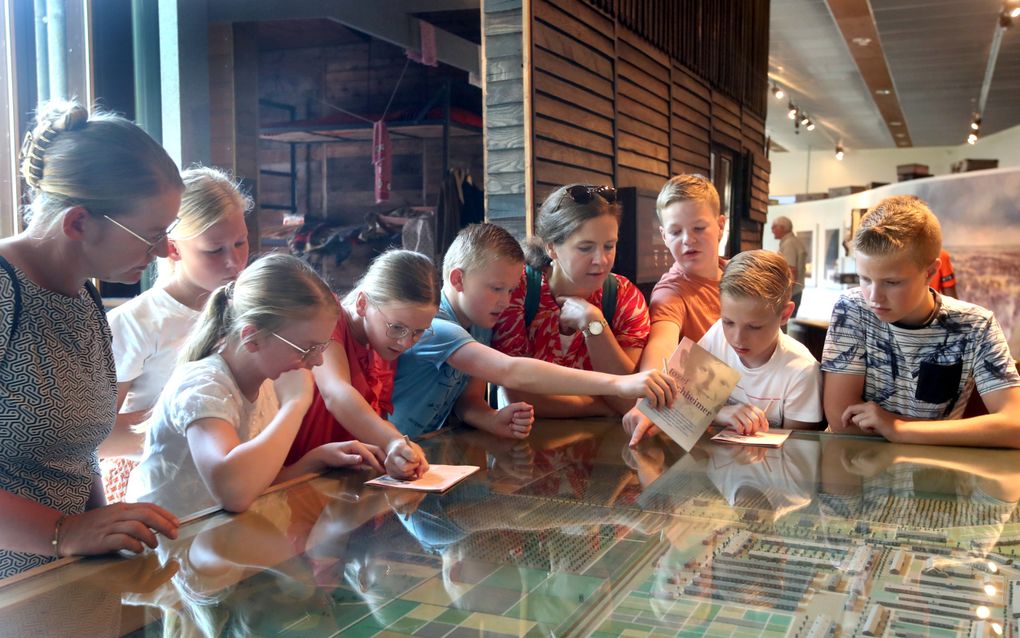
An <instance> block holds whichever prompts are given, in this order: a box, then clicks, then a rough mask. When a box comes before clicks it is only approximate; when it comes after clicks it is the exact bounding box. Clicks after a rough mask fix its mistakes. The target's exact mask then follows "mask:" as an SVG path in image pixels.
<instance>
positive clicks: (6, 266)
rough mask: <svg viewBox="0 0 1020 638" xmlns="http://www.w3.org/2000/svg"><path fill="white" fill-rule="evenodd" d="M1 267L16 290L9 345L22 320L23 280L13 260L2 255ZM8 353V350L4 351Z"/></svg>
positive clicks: (0, 259) (0, 359)
mask: <svg viewBox="0 0 1020 638" xmlns="http://www.w3.org/2000/svg"><path fill="white" fill-rule="evenodd" d="M0 268H2V269H3V271H4V272H5V273H7V276H8V277H10V278H11V289H12V290H13V291H14V312H13V313H11V334H10V335H8V336H7V343H8V346H9V345H10V344H11V343H14V333H16V332H17V331H18V323H19V322H20V321H21V282H20V281H18V276H17V275H16V274H14V266H12V265H11V262H9V261H7V260H6V259H4V258H3V256H0ZM4 354H5V355H6V354H7V352H6V350H5V351H4ZM3 358H4V357H3V356H0V362H2V361H3Z"/></svg>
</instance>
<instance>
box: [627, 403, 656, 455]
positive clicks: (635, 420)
mask: <svg viewBox="0 0 1020 638" xmlns="http://www.w3.org/2000/svg"><path fill="white" fill-rule="evenodd" d="M623 431H624V432H626V433H627V434H629V435H630V443H628V445H629V446H630V447H634V446H635V445H637V444H638V441H640V440H641V439H642V437H644V436H646V435H647V436H653V435H655V434H658V432H659V428H658V427H656V425H655V424H654V423H652V420H651V419H649V418H648V417H646V416H645V415H644V413H642V412H641V411H640V410H638V409H637V408H636V407H635V408H631V409H630V410H629V411H628V412H627V414H624V415H623Z"/></svg>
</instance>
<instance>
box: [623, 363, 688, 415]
mask: <svg viewBox="0 0 1020 638" xmlns="http://www.w3.org/2000/svg"><path fill="white" fill-rule="evenodd" d="M676 392H677V382H676V379H674V378H673V377H671V376H669V375H668V374H663V372H662V371H661V370H645V371H644V372H638V373H637V374H628V375H627V376H623V377H620V378H619V379H618V380H617V381H616V396H618V397H622V398H624V399H640V398H646V399H648V400H649V401H651V403H652V406H654V407H655V408H658V409H662V408H665V407H670V408H671V407H673V399H674V398H675V396H676Z"/></svg>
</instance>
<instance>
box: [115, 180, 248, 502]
mask: <svg viewBox="0 0 1020 638" xmlns="http://www.w3.org/2000/svg"><path fill="white" fill-rule="evenodd" d="M181 177H182V179H183V180H184V185H185V190H184V194H183V196H182V197H181V208H180V211H179V212H178V215H177V219H178V221H177V223H176V225H175V226H174V227H173V229H172V231H171V232H170V235H169V236H168V240H169V241H168V243H167V246H168V250H167V253H168V262H169V265H170V277H169V279H168V280H167V281H166V283H165V284H164V285H157V286H155V287H153V288H150V289H149V290H147V291H145V292H143V293H142V294H140V295H138V296H137V297H135V298H134V299H132V300H131V301H128V302H127V303H125V304H123V305H122V306H119V307H117V308H115V309H114V310H112V311H111V312H110V314H109V321H110V329H111V331H112V332H113V358H114V364H115V365H116V368H117V412H118V414H117V421H116V425H115V427H114V431H113V433H112V434H111V435H110V437H109V438H107V439H106V441H105V442H104V443H103V445H102V446H100V448H99V453H100V456H101V457H104V458H103V460H102V462H101V467H102V470H103V485H104V488H105V491H106V500H107V501H108V502H116V501H119V500H122V499H123V497H124V491H125V489H127V479H128V475H129V474H130V472H131V469H132V468H133V467H134V466H135V464H136V462H137V459H138V456H139V455H140V454H141V451H142V440H143V437H144V434H143V433H141V432H138V431H135V430H136V428H134V427H133V426H136V425H137V424H139V423H140V422H142V421H143V420H144V419H145V418H146V417H147V416H148V414H149V411H150V410H152V407H153V406H154V405H155V404H156V400H157V399H158V398H159V394H160V392H162V391H163V386H165V385H166V382H167V381H168V380H169V379H170V375H171V374H172V373H173V371H174V367H175V366H176V365H177V360H178V358H179V357H180V351H181V348H182V347H183V346H184V342H185V340H186V339H187V338H188V335H189V334H190V332H191V329H192V328H193V327H194V325H195V322H196V321H197V320H198V315H199V312H200V311H201V310H202V306H204V305H205V301H206V299H207V298H208V297H209V294H210V293H211V292H212V291H213V290H215V289H216V287H217V286H220V285H222V284H225V283H227V282H229V281H233V280H234V279H236V278H237V275H238V273H240V272H241V269H242V268H244V266H245V264H246V263H247V262H248V229H247V226H246V225H245V214H246V213H247V211H248V210H249V209H250V208H251V200H250V199H249V198H248V197H247V196H246V195H244V193H242V192H241V190H240V188H239V187H238V184H237V182H235V181H234V180H233V179H231V177H230V176H229V175H227V174H226V173H224V172H222V171H220V170H219V169H216V168H208V167H195V168H191V169H188V170H186V171H184V173H183V174H182V175H181Z"/></svg>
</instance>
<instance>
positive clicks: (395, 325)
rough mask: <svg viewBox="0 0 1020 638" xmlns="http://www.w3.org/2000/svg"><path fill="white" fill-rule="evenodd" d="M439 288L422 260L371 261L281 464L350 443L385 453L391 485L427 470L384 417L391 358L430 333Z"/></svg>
mask: <svg viewBox="0 0 1020 638" xmlns="http://www.w3.org/2000/svg"><path fill="white" fill-rule="evenodd" d="M441 288H442V284H441V283H440V279H439V273H438V272H437V271H436V268H435V266H434V265H433V264H432V261H431V260H430V259H429V258H428V257H426V256H425V255H422V254H421V253H416V252H413V251H410V250H389V251H387V252H385V253H383V254H382V255H379V256H378V257H376V258H375V260H374V261H373V262H372V264H371V265H370V266H369V268H368V272H366V273H365V276H364V277H362V278H361V280H360V281H359V282H358V284H357V286H355V288H354V290H352V291H351V292H349V293H348V294H347V296H346V297H344V300H343V303H341V305H340V316H339V318H338V319H337V321H336V327H335V328H334V330H333V336H332V338H333V340H334V341H336V342H337V345H338V347H336V348H331V349H330V350H329V352H327V353H326V355H325V359H324V361H323V364H322V366H320V367H319V368H316V370H315V371H314V375H315V398H314V399H313V401H312V406H311V407H310V408H309V409H308V413H307V414H306V415H305V419H304V422H303V423H302V424H301V430H300V431H299V432H298V435H297V438H295V439H294V445H293V446H292V447H291V450H290V455H289V456H288V457H287V459H288V463H289V462H292V461H294V460H296V459H298V458H300V457H301V456H302V455H304V454H305V453H307V452H308V450H311V449H313V448H315V447H316V446H318V445H322V444H324V443H328V442H330V441H346V440H350V439H354V438H357V439H359V440H361V441H365V442H367V443H372V444H374V445H377V446H379V447H381V448H382V449H384V450H385V451H386V460H385V467H386V471H387V472H388V473H389V474H390V476H393V477H394V478H399V479H413V478H418V477H420V476H421V475H423V474H424V473H425V472H427V471H428V467H429V464H428V461H427V460H426V459H425V453H424V452H423V451H422V449H421V447H419V446H418V445H417V444H416V443H413V442H411V441H409V440H408V439H407V437H405V436H403V435H402V434H401V433H400V432H399V431H398V430H397V428H396V427H395V426H394V425H393V424H391V423H390V422H389V421H387V420H386V417H387V416H388V415H389V414H391V413H392V412H393V403H392V401H391V397H392V394H393V379H394V376H395V374H396V369H397V365H396V364H397V357H399V356H400V355H401V354H402V353H403V352H404V351H406V350H407V349H409V348H410V347H411V346H413V345H414V344H415V343H417V342H418V341H419V340H421V339H427V338H428V336H429V335H430V334H431V332H432V327H431V326H432V318H433V317H435V316H436V313H437V312H439V291H440V290H441Z"/></svg>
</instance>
